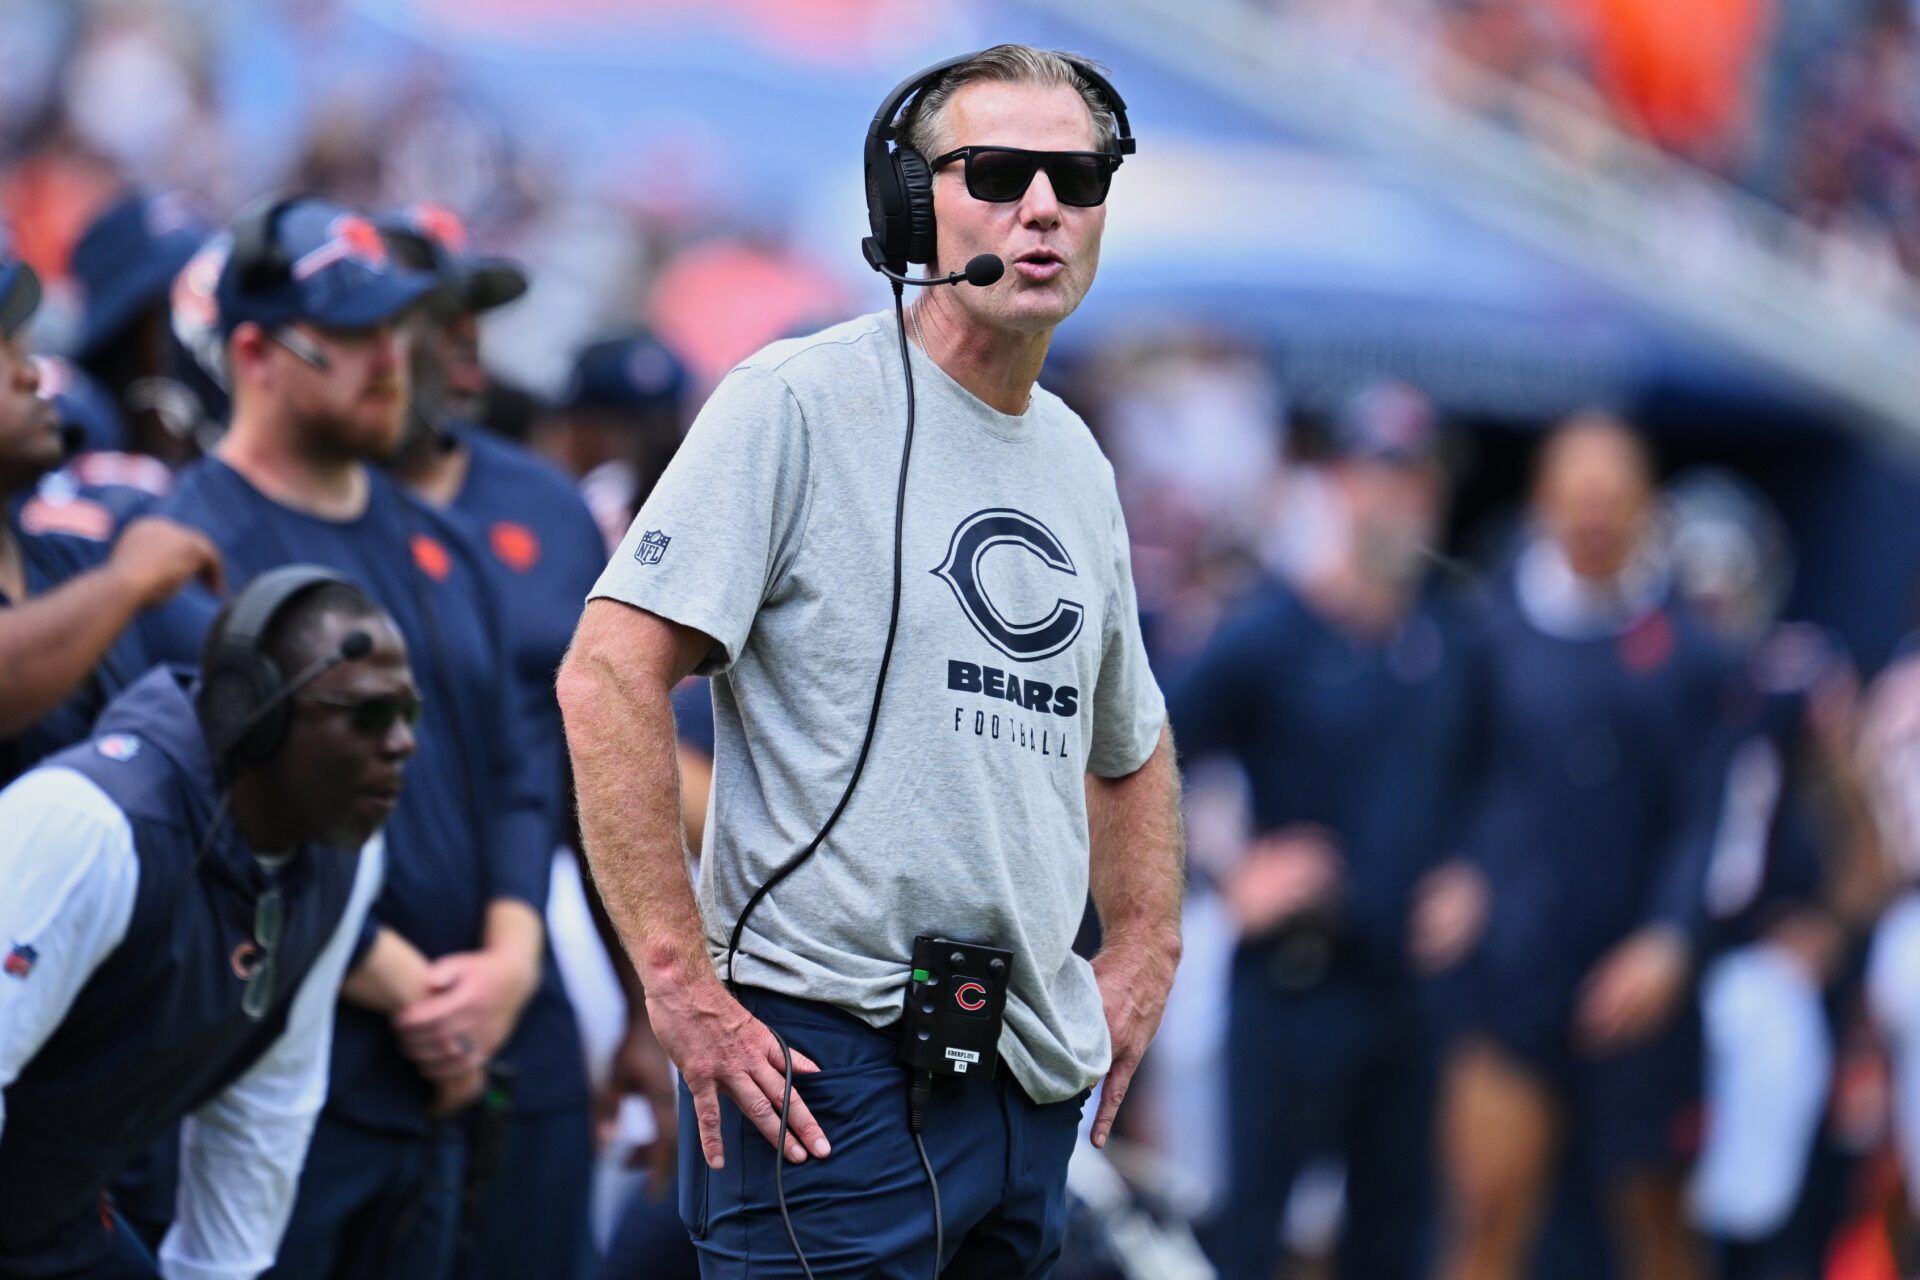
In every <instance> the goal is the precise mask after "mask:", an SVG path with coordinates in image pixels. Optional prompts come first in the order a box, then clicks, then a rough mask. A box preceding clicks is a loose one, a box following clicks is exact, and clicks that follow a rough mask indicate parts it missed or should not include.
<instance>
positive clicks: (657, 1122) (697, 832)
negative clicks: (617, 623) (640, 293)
mask: <svg viewBox="0 0 1920 1280" xmlns="http://www.w3.org/2000/svg"><path fill="white" fill-rule="evenodd" d="M690 386H691V379H690V375H689V373H688V370H687V367H686V365H685V364H684V363H682V361H681V360H680V358H679V357H678V356H676V355H675V354H674V353H673V351H672V350H671V349H670V348H669V347H667V346H666V344H665V343H663V342H661V341H660V340H659V339H658V338H657V337H655V336H654V335H652V334H650V333H644V332H636V333H629V334H624V335H618V336H614V337H608V338H603V339H600V340H597V341H594V342H591V343H588V344H587V345H586V346H585V347H583V348H581V350H580V352H579V354H578V355H577V356H576V357H575V359H574V364H573V370H572V373H571V374H570V375H569V377H568V379H567V388H566V391H565V392H564V393H563V395H562V397H561V400H560V403H559V405H558V407H557V408H556V409H555V410H554V412H553V413H551V414H550V415H548V417H547V418H546V420H545V421H544V422H543V423H542V424H541V426H540V427H539V429H538V430H537V432H536V444H537V445H538V447H539V448H540V449H541V451H542V452H543V453H545V454H546V455H547V456H548V457H551V458H554V459H555V460H556V461H558V462H560V463H561V465H563V466H564V467H566V468H567V470H569V471H570V472H572V473H573V474H574V475H576V476H578V477H579V487H580V494H581V496H582V498H583V499H584V500H585V501H586V504H587V507H588V509H589V510H590V511H592V513H593V517H594V520H595V521H596V523H597V524H598V525H599V528H600V531H601V535H602V537H604V538H605V540H606V549H607V551H608V553H609V554H611V552H612V551H613V550H614V549H615V548H616V547H617V546H618V545H619V543H620V540H621V539H622V538H623V537H625V536H626V532H627V529H628V527H629V526H631V525H632V523H633V518H634V516H635V515H636V514H638V512H639V510H640V506H641V504H642V503H644V502H645V501H646V499H647V495H648V494H650V493H652V492H653V487H654V485H655V484H657V483H658V482H659V480H660V477H661V475H662V474H663V473H664V472H665V471H666V469H667V464H668V463H669V462H671V461H672V460H673V455H674V453H675V451H676V450H678V449H679V447H680V440H681V437H682V436H683V434H684V433H685V429H686V421H687V416H686V415H687V401H688V396H689V394H690ZM673 719H674V735H675V755H676V757H677V763H678V772H679V777H680V819H681V824H682V826H683V827H684V828H685V829H686V833H687V848H688V849H689V850H690V851H691V852H692V853H693V855H694V856H695V858H698V857H699V854H700V848H701V842H702V839H703V836H704V833H705V829H706V819H707V798H708V795H709V792H710V790H711V788H712V785H713V752H714V742H713V738H714V725H713V694H712V689H711V688H710V686H709V684H708V681H707V678H706V677H705V676H688V677H687V678H686V679H685V680H682V681H681V682H680V683H679V684H678V685H677V686H675V688H674V690H673ZM593 906H594V923H595V924H596V925H597V926H598V927H599V928H600V930H601V932H602V936H603V939H604V941H605V943H606V947H607V952H608V955H609V956H610V957H611V958H612V959H613V962H614V969H615V973H616V975H617V977H618V979H619V982H620V985H621V993H622V997H623V1001H624V1007H625V1011H626V1026H625V1029H624V1031H623V1032H622V1034H621V1035H620V1037H619V1041H618V1044H617V1047H616V1048H615V1051H614V1054H613V1058H612V1061H611V1063H610V1071H609V1073H608V1076H607V1078H606V1080H605V1081H604V1082H603V1083H602V1084H601V1086H600V1088H599V1092H598V1096H597V1099H596V1106H595V1109H596V1113H597V1123H598V1130H599V1135H600V1138H601V1140H602V1142H603V1143H610V1142H618V1140H619V1139H620V1137H621V1136H622V1128H623V1126H621V1125H620V1124H619V1117H620V1115H621V1110H620V1109H621V1104H622V1102H623V1100H624V1099H626V1098H629V1097H632V1098H639V1099H642V1100H644V1101H645V1102H646V1103H647V1106H648V1111H649V1113H650V1115H651V1119H652V1127H653V1132H652V1136H651V1137H650V1138H648V1139H647V1140H646V1141H645V1142H643V1143H641V1144H639V1145H638V1146H635V1147H634V1148H633V1149H632V1150H631V1151H630V1152H629V1153H628V1155H627V1160H628V1162H629V1164H632V1165H637V1166H639V1167H641V1168H643V1169H644V1170H645V1177H644V1182H643V1183H642V1184H641V1185H640V1187H639V1188H638V1190H637V1191H636V1192H635V1193H633V1194H632V1195H631V1196H630V1198H629V1199H628V1201H627V1204H626V1208H625V1209H624V1210H623V1211H622V1212H621V1214H620V1216H619V1219H618V1222H617V1223H616V1224H615V1227H614V1230H613V1232H612V1234H611V1236H610V1238H609V1239H608V1241H607V1248H606V1256H605V1258H604V1259H603V1261H602V1264H601V1270H600V1274H601V1276H602V1277H604V1280H692V1277H694V1276H697V1275H698V1274H699V1259H698V1255H697V1254H696V1253H695V1252H694V1248H693V1243H692V1241H691V1240H690V1239H689V1238H688V1235H687V1228H686V1224H685V1223H683V1222H682V1221H681V1220H680V1214H679V1210H678V1207H677V1193H678V1186H679V1170H678V1164H679V1161H678V1149H679V1126H680V1116H679V1105H678V1098H677V1096H676V1090H677V1088H678V1083H677V1079H676V1077H675V1075H674V1072H673V1067H672V1064H671V1062H669V1061H668V1059H667V1056H666V1051H665V1050H664V1049H662V1048H661V1047H660V1042H659V1040H658V1039H656V1038H655V1037H654V1035H653V1031H652V1028H651V1026H650V1025H649V1024H648V1022H647V1017H646V993H645V992H644V991H643V990H642V989H641V985H640V980H639V975H638V973H637V972H636V971H635V969H634V966H633V963H632V961H631V960H630V959H629V958H628V956H627V954H626V950H625V948H624V946H623V945H622V944H621V942H620V939H619V936H618V934H617V932H616V931H615V930H614V928H613V924H612V921H611V920H610V919H608V918H607V915H606V912H605V910H604V908H602V907H601V905H600V901H599V894H598V893H597V892H596V893H594V894H593Z"/></svg>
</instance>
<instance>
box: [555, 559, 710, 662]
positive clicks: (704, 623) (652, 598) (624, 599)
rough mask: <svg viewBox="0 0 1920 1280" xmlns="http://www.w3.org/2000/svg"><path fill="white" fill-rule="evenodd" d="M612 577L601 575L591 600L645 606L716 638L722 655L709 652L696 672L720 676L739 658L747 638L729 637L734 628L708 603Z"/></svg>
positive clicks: (649, 585)
mask: <svg viewBox="0 0 1920 1280" xmlns="http://www.w3.org/2000/svg"><path fill="white" fill-rule="evenodd" d="M609 576H611V575H606V574H603V575H601V578H600V581H599V582H597V583H595V584H594V588H593V590H592V591H591V592H589V593H588V594H587V599H588V600H617V601H619V602H620V603H621V604H624V605H630V606H632V607H633V608H635V609H644V610H646V611H647V612H648V613H651V614H653V615H654V616H656V617H660V618H665V619H666V620H667V621H668V622H672V623H677V624H678V625H680V626H683V627H691V628H693V629H694V630H695V631H698V632H700V633H701V634H702V635H704V636H706V637H707V638H708V639H710V640H712V641H713V644H714V648H715V649H717V650H719V652H720V657H719V658H718V659H717V660H716V659H715V658H714V657H713V655H712V653H711V652H709V654H708V656H707V657H704V658H702V659H701V660H700V664H699V665H698V666H696V667H695V668H694V669H693V670H694V674H695V675H701V676H711V675H717V674H718V673H720V672H722V671H725V670H726V669H727V668H728V667H731V666H732V665H733V664H734V663H735V662H737V661H739V659H740V646H741V645H742V644H743V643H744V642H745V639H744V637H742V638H741V639H740V640H738V641H736V640H733V639H731V638H730V637H729V632H730V631H731V628H730V627H729V626H728V625H727V623H726V621H725V620H724V619H722V618H721V617H720V615H719V614H717V613H715V612H714V611H713V610H711V609H710V608H708V607H707V606H706V605H704V604H702V603H701V602H699V601H695V600H673V599H662V598H661V593H660V592H659V591H658V590H655V589H652V588H651V584H643V583H633V582H619V583H614V582H609V581H608V577H609Z"/></svg>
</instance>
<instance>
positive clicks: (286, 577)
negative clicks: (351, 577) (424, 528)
mask: <svg viewBox="0 0 1920 1280" xmlns="http://www.w3.org/2000/svg"><path fill="white" fill-rule="evenodd" d="M329 584H338V585H340V586H349V587H350V586H352V585H353V584H352V583H351V582H349V581H348V580H347V579H346V578H344V577H342V576H341V575H339V574H337V573H335V572H334V571H333V570H331V569H326V568H322V567H321V566H319V565H313V564H290V565H285V566H283V567H281V568H278V569H269V570H267V571H266V572H265V573H263V574H261V575H260V576H259V577H257V578H255V579H254V580H253V581H251V582H249V583H248V584H247V585H246V586H245V587H243V588H241V590H240V594H238V595H236V596H235V597H234V598H233V603H232V604H231V605H230V606H228V609H227V616H226V618H225V619H224V621H223V623H222V625H221V627H220V631H219V635H218V636H217V637H216V638H215V639H214V640H213V642H212V646H211V647H212V652H211V653H210V654H209V655H208V657H207V661H206V666H205V669H204V670H203V671H202V672H201V675H200V694H199V697H198V698H197V699H196V700H195V702H194V710H195V711H196V712H197V713H198V714H199V717H200V729H201V732H202V733H204V734H205V735H206V739H207V747H208V750H210V751H211V752H212V753H213V758H214V763H215V765H216V767H217V768H219V769H220V771H222V772H223V773H225V772H230V771H232V770H236V769H239V768H243V767H245V766H248V765H256V764H261V763H263V762H265V761H266V760H268V759H269V758H271V757H272V755H273V753H274V752H275V751H277V750H279V748H280V744H281V743H282V742H284V741H285V740H286V736H287V729H288V727H289V725H290V723H291V721H292V718H293V713H292V711H291V709H290V703H291V701H292V698H293V695H294V694H295V693H297V692H298V691H299V690H300V689H301V688H304V687H305V686H306V685H307V684H311V683H312V682H313V681H314V680H315V679H317V678H318V677H319V676H320V675H321V674H322V673H323V672H324V671H325V670H326V669H327V668H328V667H330V666H332V665H334V664H335V663H337V662H342V661H348V660H350V659H352V658H357V657H365V656H366V652H367V650H368V649H370V648H371V647H372V644H371V637H369V636H368V635H367V634H366V633H365V632H354V633H353V634H352V635H350V636H348V637H347V640H348V642H349V643H347V644H343V645H342V646H341V652H340V653H339V654H337V655H329V656H328V657H326V658H323V659H321V661H320V662H318V663H315V664H314V666H312V667H309V668H307V670H306V671H303V672H300V673H299V674H297V675H295V676H294V677H293V678H292V679H288V677H287V673H286V672H283V671H282V670H280V664H279V663H277V662H275V661H274V660H273V658H272V657H271V656H270V655H268V654H267V652H266V651H265V649H263V648H262V642H263V641H264V640H265V639H266V634H267V631H268V629H269V628H271V627H272V626H273V621H274V619H275V618H277V617H278V616H279V615H280V613H281V611H282V610H284V609H285V608H287V606H289V605H291V604H292V603H293V602H294V601H295V600H297V599H298V598H299V597H301V596H303V595H305V594H306V593H307V592H309V591H312V590H315V589H317V588H319V587H323V586H326V585H329ZM356 640H357V643H356V642H355V641H356ZM349 650H352V651H353V652H349Z"/></svg>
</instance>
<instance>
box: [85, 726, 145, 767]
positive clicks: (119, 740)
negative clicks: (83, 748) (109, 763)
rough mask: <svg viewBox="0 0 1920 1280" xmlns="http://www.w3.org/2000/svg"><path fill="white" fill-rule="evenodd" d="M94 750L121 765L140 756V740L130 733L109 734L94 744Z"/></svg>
mask: <svg viewBox="0 0 1920 1280" xmlns="http://www.w3.org/2000/svg"><path fill="white" fill-rule="evenodd" d="M94 750H96V751H98V752H99V753H100V754H101V755H103V756H105V757H106V758H107V759H109V760H118V761H120V762H121V763H122V764H125V763H126V762H127V761H129V760H131V759H133V758H134V757H135V756H137V755H139V754H140V739H138V738H136V737H134V736H133V735H132V734H130V733H110V734H108V735H106V736H105V737H104V738H101V739H100V741H98V742H96V743H94Z"/></svg>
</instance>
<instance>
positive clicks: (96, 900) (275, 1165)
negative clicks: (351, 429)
mask: <svg viewBox="0 0 1920 1280" xmlns="http://www.w3.org/2000/svg"><path fill="white" fill-rule="evenodd" d="M236 649H237V650H241V651H242V657H241V661H242V662H245V663H248V664H256V665H257V666H258V669H259V670H260V671H262V672H264V673H265V674H264V675H263V676H262V677H261V678H260V679H259V680H257V681H253V680H250V679H249V680H243V681H242V684H241V686H240V687H239V689H238V690H237V691H236V686H235V685H234V684H233V683H232V681H233V679H234V678H235V676H234V673H233V672H232V670H231V667H232V665H233V659H232V657H231V655H232V654H233V653H234V652H235V651H236ZM220 690H224V691H225V692H224V693H218V692H217V691H220ZM419 706H420V700H419V695H418V693H417V692H416V691H415V689H414V684H413V675H412V672H411V671H410V670H409V668H408V663H407V653H406V648H405V646H404V644H403V643H402V641H401V638H400V634H399V631H398V630H397V629H396V628H395V626H394V624H393V620H392V619H391V618H389V617H388V616H387V615H386V613H385V612H384V611H382V610H381V609H380V608H379V607H378V606H377V605H375V604H374V603H373V602H372V601H371V600H369V599H368V598H367V597H366V596H365V595H363V594H362V593H361V592H360V591H359V589H358V588H356V587H353V586H351V585H350V584H348V583H347V582H346V581H345V580H344V579H341V578H338V577H336V576H335V575H332V574H330V573H325V572H315V571H313V570H311V569H308V568H294V569H292V570H286V571H281V573H280V574H279V575H267V576H266V577H265V578H263V579H260V580H256V582H254V583H252V584H249V586H248V587H247V588H246V589H245V590H243V591H242V592H241V593H240V594H239V595H238V596H237V597H236V598H235V600H234V603H233V604H232V605H230V606H229V607H228V608H227V609H226V610H225V611H223V612H222V614H221V615H220V617H219V618H218V619H217V620H216V621H215V624H214V627H213V630H212V631H211V632H210V633H209V639H208V643H207V646H206V651H205V657H204V659H203V661H202V664H201V672H200V677H199V679H198V680H197V681H196V680H195V679H194V673H193V672H192V671H191V670H188V669H175V668H168V667H159V668H155V669H154V670H153V671H151V672H149V673H148V674H147V675H146V676H144V677H142V678H141V679H140V680H139V681H137V682H136V683H134V684H133V685H132V686H131V687H130V688H129V689H127V690H126V692H124V693H122V694H121V695H120V696H119V697H118V698H116V699H115V700H114V701H113V702H111V703H109V704H108V706H107V708H106V710H105V711H104V712H103V713H102V715H101V717H100V721H99V724H98V726H97V728H96V736H95V737H94V738H93V739H92V740H91V741H89V742H82V743H80V744H78V745H76V746H73V747H70V748H68V749H66V750H65V751H62V752H60V753H58V754H56V755H54V756H51V757H49V758H48V759H47V760H46V761H45V762H44V763H42V764H41V765H40V766H39V767H38V768H36V769H34V770H32V771H31V772H29V773H28V774H26V775H25V776H23V777H22V778H21V779H20V780H19V781H17V782H15V783H14V784H13V785H12V786H10V787H9V788H7V790H6V791H4V792H0V883H4V884H5V885H6V892H5V893H4V894H0V945H4V946H7V947H9V948H10V950H9V951H7V953H6V956H5V960H4V962H3V964H0V1188H4V1194H0V1274H3V1275H7V1276H20V1277H39V1276H47V1277H52V1276H58V1277H72V1278H74V1280H133V1278H135V1277H152V1276H156V1275H164V1276H166V1277H168V1278H169V1280H216V1278H218V1280H229V1278H231V1280H241V1278H242V1277H249V1278H250V1277H252V1276H255V1275H257V1274H258V1273H259V1272H260V1271H261V1270H263V1269H264V1268H266V1267H267V1266H268V1265H270V1264H271V1263H272V1261H273V1257H274V1252H275V1250H276V1248H277V1247H278V1245H279V1243H280V1236H281V1232H282V1231H283V1229H284V1228H285V1226H286V1222H287V1216H288V1214H289V1212H290V1211H291V1210H292V1207H293V1195H294V1188H295V1185H296V1182H297V1179H298V1175H299V1172H300V1167H301V1163H302V1161H303V1159H304V1158H305V1155H306V1151H307V1142H308V1137H309V1135H310V1134H311V1132H312V1129H313V1123H314V1118H315V1116H316V1115H317V1114H318V1112H319V1110H320V1104H321V1102H322V1100H323V1099H324V1098H325V1097H326V1092H327V1065H328V1059H329V1052H328V1045H329V1041H330V1040H331V1038H332V1033H333V1020H334V1010H335V1008H336V1004H337V997H338V993H339V989H340V983H341V978H342V975H343V974H344V972H345V970H346V967H347V963H348V960H349V958H350V957H351V955H352V952H353V945H354V940H355V938H356V937H357V936H358V934H359V932H360V929H361V926H362V924H363V922H364V921H365V918H366V915H367V910H368V907H369V905H370V904H371V902H372V900H373V897H374V895H375V893H376V892H377V891H378V889H379V884H380V878H381V872H382V866H383V864H384V855H383V852H382V843H381V841H379V840H375V839H374V836H375V833H376V832H378V831H379V829H380V828H381V826H382V825H383V824H384V823H385V822H386V820H387V817H388V815H390V814H391V813H392V812H393V809H394V805H395V803H396V802H397V800H398V798H399V795H400V791H401V787H402V783H403V780H404V777H405V772H406V762H407V759H408V757H409V756H411V755H412V754H413V747H414V741H413V724H414V723H415V722H416V720H417V719H418V714H419ZM363 846H365V848H364V850H363V848H362V847H363ZM182 1119H184V1120H185V1121H186V1125H185V1129H184V1132H183V1135H182V1142H181V1157H180V1193H179V1198H178V1201H177V1209H178V1213H177V1217H176V1219H175V1221H174V1225H173V1227H172V1230H171V1231H170V1233H169V1234H168V1235H167V1237H166V1240H165V1242H164V1243H163V1244H162V1245H161V1248H160V1256H159V1261H158V1263H157V1264H156V1263H155V1261H154V1260H153V1259H152V1258H151V1257H150V1256H149V1255H148V1254H147V1252H146V1249H145V1246H144V1245H143V1244H142V1243H141V1241H140V1240H139V1239H138V1237H137V1236H136V1235H135V1233H134V1232H133V1230H132V1229H131V1228H130V1227H129V1226H128V1225H127V1224H126V1223H125V1222H124V1221H123V1220H122V1219H121V1218H120V1217H119V1215H118V1214H117V1213H116V1212H115V1210H114V1204H113V1201H112V1198H111V1196H110V1195H109V1193H108V1190H107V1188H108V1187H109V1185H110V1184H111V1183H112V1181H113V1179H114V1178H115V1177H116V1175H118V1174H119V1173H121V1172H122V1171H123V1170H124V1169H125V1168H126V1167H127V1166H128V1165H129V1164H130V1163H131V1162H132V1161H133V1160H135V1159H136V1158H138V1157H139V1156H140V1155H141V1154H143V1153H144V1152H145V1151H147V1150H148V1149H149V1147H150V1145H151V1144H152V1142H153V1141H154V1140H155V1139H156V1138H157V1137H158V1136H159V1135H160V1134H161V1133H162V1132H163V1131H164V1130H165V1129H167V1128H170V1127H171V1126H172V1125H174V1124H176V1123H178V1122H180V1121H181V1120H182Z"/></svg>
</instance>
